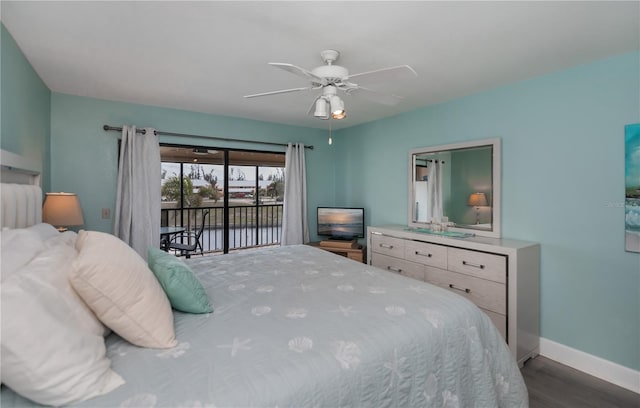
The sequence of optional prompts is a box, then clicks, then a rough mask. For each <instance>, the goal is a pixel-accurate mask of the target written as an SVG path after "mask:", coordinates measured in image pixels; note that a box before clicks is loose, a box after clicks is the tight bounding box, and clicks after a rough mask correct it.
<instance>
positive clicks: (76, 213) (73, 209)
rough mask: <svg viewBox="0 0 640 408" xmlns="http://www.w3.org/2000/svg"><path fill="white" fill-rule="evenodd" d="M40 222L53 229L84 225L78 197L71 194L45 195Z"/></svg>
mask: <svg viewBox="0 0 640 408" xmlns="http://www.w3.org/2000/svg"><path fill="white" fill-rule="evenodd" d="M42 220H43V221H44V222H46V223H49V224H51V225H53V226H55V227H70V226H74V225H82V224H84V218H82V209H81V208H80V201H79V200H78V196H77V195H75V194H73V193H47V198H46V199H45V200H44V207H43V208H42Z"/></svg>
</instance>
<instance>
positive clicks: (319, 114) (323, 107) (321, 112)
mask: <svg viewBox="0 0 640 408" xmlns="http://www.w3.org/2000/svg"><path fill="white" fill-rule="evenodd" d="M327 105H328V103H327V101H326V100H325V99H324V98H318V100H317V101H316V110H315V112H314V113H313V116H315V117H316V118H319V119H329V110H328V106H327Z"/></svg>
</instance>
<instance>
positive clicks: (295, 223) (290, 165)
mask: <svg viewBox="0 0 640 408" xmlns="http://www.w3.org/2000/svg"><path fill="white" fill-rule="evenodd" d="M284 167H285V168H284V209H283V215H282V218H283V220H282V240H281V241H280V243H281V245H297V244H304V243H307V242H309V223H308V222H307V172H306V168H305V162H304V145H303V144H302V143H295V144H292V143H289V145H288V146H287V155H286V158H285V165H284Z"/></svg>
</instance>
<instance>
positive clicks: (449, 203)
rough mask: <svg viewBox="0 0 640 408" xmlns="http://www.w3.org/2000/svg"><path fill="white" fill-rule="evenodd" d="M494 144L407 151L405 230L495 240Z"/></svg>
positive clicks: (497, 165)
mask: <svg viewBox="0 0 640 408" xmlns="http://www.w3.org/2000/svg"><path fill="white" fill-rule="evenodd" d="M500 157H501V146H500V139H497V138H496V139H485V140H478V141H473V142H465V143H455V144H449V145H444V146H435V147H424V148H417V149H412V150H411V151H409V225H410V226H412V227H417V228H426V229H431V227H432V226H433V223H441V222H443V221H445V220H448V221H449V222H451V223H453V224H454V226H453V227H450V228H449V230H451V231H458V232H463V233H472V234H475V235H480V236H486V237H494V238H499V237H500V232H501V230H500V218H501V214H500V201H501V185H500V181H501V180H500V178H501V170H500V169H501V163H500Z"/></svg>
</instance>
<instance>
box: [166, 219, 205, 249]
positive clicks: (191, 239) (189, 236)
mask: <svg viewBox="0 0 640 408" xmlns="http://www.w3.org/2000/svg"><path fill="white" fill-rule="evenodd" d="M207 215H209V210H207V211H205V212H203V213H202V223H201V224H200V228H198V230H197V231H187V232H183V233H181V234H177V235H175V236H174V237H173V238H172V239H171V242H169V249H173V250H175V251H176V252H178V253H179V256H184V257H185V258H187V259H189V258H191V254H192V253H194V252H198V249H200V255H203V254H204V250H203V249H202V242H200V238H201V237H202V231H204V221H205V219H206V218H207ZM185 239H186V243H184V242H185ZM177 241H180V242H177Z"/></svg>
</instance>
